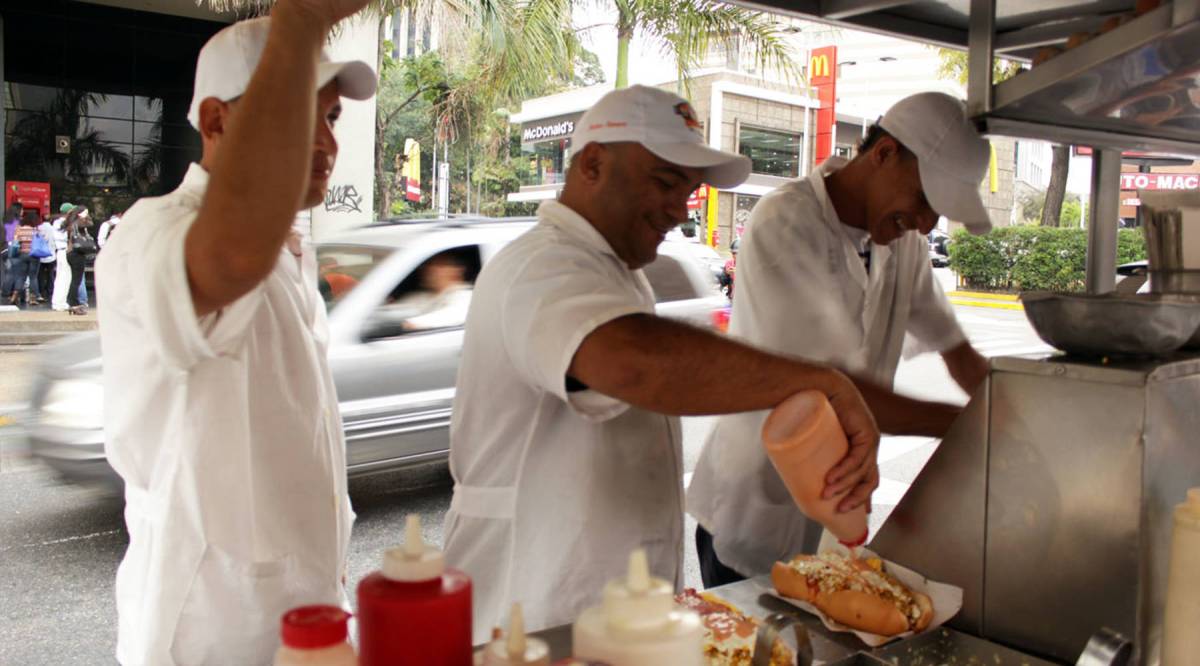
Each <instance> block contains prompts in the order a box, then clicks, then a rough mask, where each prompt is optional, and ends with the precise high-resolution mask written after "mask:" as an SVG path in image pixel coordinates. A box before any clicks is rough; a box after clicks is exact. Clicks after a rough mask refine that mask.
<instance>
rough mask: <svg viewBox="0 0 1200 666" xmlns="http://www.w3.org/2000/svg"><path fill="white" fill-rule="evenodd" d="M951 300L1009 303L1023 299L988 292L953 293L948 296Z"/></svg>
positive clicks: (1012, 295) (1011, 295) (1014, 295)
mask: <svg viewBox="0 0 1200 666" xmlns="http://www.w3.org/2000/svg"><path fill="white" fill-rule="evenodd" d="M946 296H947V297H949V298H968V299H974V300H983V301H1009V302H1017V301H1019V300H1021V297H1020V296H1019V295H1017V294H997V293H992V292H987V291H952V292H950V293H948V294H946Z"/></svg>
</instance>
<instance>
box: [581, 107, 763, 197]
mask: <svg viewBox="0 0 1200 666" xmlns="http://www.w3.org/2000/svg"><path fill="white" fill-rule="evenodd" d="M622 141H632V142H635V143H640V144H642V145H643V146H645V148H646V150H649V151H650V152H652V153H654V154H655V155H657V156H659V157H661V158H662V159H664V160H666V161H668V162H670V163H672V164H678V165H679V166H685V167H694V168H700V169H703V170H704V172H703V179H704V182H706V183H708V184H710V185H713V186H715V187H718V188H728V187H734V186H737V185H740V184H741V183H742V182H744V181H745V180H746V178H747V177H748V176H749V175H750V158H749V157H746V156H745V155H735V154H733V153H726V152H724V151H721V150H717V149H715V148H709V147H708V146H706V145H705V144H704V134H703V133H702V132H701V130H700V121H699V120H697V119H696V111H695V110H694V109H693V108H692V105H691V104H689V103H688V101H687V100H686V99H684V98H682V97H679V96H678V95H674V94H672V93H669V92H667V91H665V90H659V89H658V88H650V87H647V86H630V87H628V88H622V89H621V90H614V91H612V92H610V93H608V94H607V95H605V96H604V97H601V98H600V101H598V102H596V105H595V106H593V107H592V108H591V109H588V111H587V113H585V114H583V117H582V118H580V119H579V122H578V123H576V125H575V133H574V134H572V135H571V149H572V151H574V152H576V153H578V152H579V151H581V150H583V148H584V146H586V145H588V144H589V143H593V142H595V143H618V142H622Z"/></svg>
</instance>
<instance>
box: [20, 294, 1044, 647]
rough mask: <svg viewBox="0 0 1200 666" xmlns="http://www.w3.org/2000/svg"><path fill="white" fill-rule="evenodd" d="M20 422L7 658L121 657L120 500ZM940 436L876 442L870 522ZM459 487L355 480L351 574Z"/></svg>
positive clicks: (701, 428)
mask: <svg viewBox="0 0 1200 666" xmlns="http://www.w3.org/2000/svg"><path fill="white" fill-rule="evenodd" d="M949 290H950V285H947V291H949ZM956 312H957V313H958V316H959V320H960V321H961V322H962V324H963V326H964V329H965V330H966V331H967V334H968V335H969V337H970V338H971V340H972V342H973V343H974V344H975V345H976V346H977V348H979V349H980V350H981V351H982V352H983V353H984V354H985V355H989V356H992V355H1001V354H1020V353H1030V352H1036V351H1040V350H1044V349H1046V347H1045V346H1044V345H1043V344H1042V343H1041V342H1040V341H1039V340H1038V339H1037V337H1036V335H1035V334H1034V333H1033V331H1032V329H1030V327H1029V324H1028V323H1027V322H1026V320H1025V317H1024V315H1023V313H1021V312H1015V311H1011V310H989V309H983V308H975V307H959V308H956ZM32 357H33V352H32V351H31V350H29V349H16V350H15V351H14V348H12V347H0V369H2V371H0V415H2V414H3V413H4V411H3V406H4V405H6V404H11V403H13V402H16V401H18V400H19V399H20V398H21V396H22V395H23V394H22V391H23V386H24V381H26V380H25V378H26V377H27V376H28V373H29V372H30V371H31V370H32ZM896 388H897V390H899V391H901V392H904V393H907V394H910V395H916V396H919V397H925V398H934V399H940V400H947V401H957V402H965V401H966V399H967V398H966V396H965V394H963V392H962V391H961V390H959V389H958V388H957V387H956V386H955V385H954V383H953V381H952V380H951V379H950V377H949V375H948V374H947V373H946V371H945V368H944V367H943V366H942V365H941V362H940V360H939V359H938V358H937V357H935V356H931V355H927V356H923V357H918V358H916V359H912V360H911V361H907V362H905V363H903V364H902V366H901V369H900V371H899V373H898V376H897V381H896ZM712 423H713V419H711V418H695V419H685V422H684V450H685V456H684V457H685V469H686V470H687V472H688V473H687V475H686V476H685V482H686V481H688V480H690V474H691V470H692V469H693V468H694V466H695V462H696V459H697V457H698V456H699V452H700V449H701V447H702V445H703V443H704V438H705V437H706V436H707V433H708V431H709V429H710V428H711V426H712ZM18 434H19V433H18V431H17V427H16V426H7V427H4V426H0V507H3V509H0V511H2V513H0V572H2V573H0V602H2V605H3V622H2V623H0V664H5V665H6V664H22V665H23V666H36V665H39V664H47V665H54V666H58V665H60V664H107V663H114V660H113V657H112V655H113V651H114V648H115V642H116V612H115V608H114V603H113V597H112V582H113V578H114V576H115V573H116V567H117V564H118V563H119V561H120V558H121V555H122V554H123V552H124V549H125V547H126V545H127V543H128V541H127V537H126V535H125V531H124V526H123V521H122V517H121V510H122V504H121V501H120V499H119V498H116V497H111V496H104V495H102V494H99V493H97V492H95V491H91V490H87V489H81V488H77V487H72V486H66V485H63V484H61V483H59V482H58V481H56V480H55V479H54V478H53V477H52V475H51V474H50V473H49V472H48V471H47V470H46V469H45V468H43V467H41V466H40V465H39V464H37V463H35V462H33V461H30V460H28V459H25V458H24V457H22V456H21V455H20V454H19V447H17V446H15V444H16V441H15V440H17V439H18V437H17V435H18ZM936 446H937V441H936V440H932V439H928V438H914V437H902V438H885V440H884V442H883V444H882V445H881V447H880V453H879V461H880V471H881V473H882V476H883V483H882V485H881V486H880V489H879V491H877V493H876V495H875V498H874V502H875V507H874V510H873V513H872V525H873V528H877V527H878V525H879V523H881V522H882V520H883V519H884V517H885V516H886V515H887V513H888V512H889V511H890V509H891V508H892V507H893V506H894V505H895V504H896V503H897V502H898V501H899V500H900V497H902V496H903V493H904V491H905V490H906V489H907V488H908V484H909V483H910V482H911V481H912V479H913V478H914V477H915V476H916V474H917V472H919V471H920V469H921V467H922V466H923V465H924V464H925V461H926V460H928V458H929V456H930V455H932V453H933V451H934V449H935V448H936ZM451 488H452V482H451V479H450V475H449V473H448V472H447V470H446V466H445V465H444V464H432V465H426V466H424V467H421V468H418V469H413V470H406V471H403V472H395V473H387V474H381V475H377V476H372V477H367V478H363V479H357V480H355V481H353V482H351V484H350V493H351V499H352V501H353V504H354V508H355V511H356V512H357V514H358V521H357V523H356V525H355V528H354V536H353V540H352V543H351V551H350V556H349V575H350V580H351V581H357V580H359V579H361V578H362V577H363V576H365V575H366V574H367V573H369V572H370V571H372V570H374V569H376V568H378V566H379V560H380V557H381V555H382V553H383V551H384V549H386V548H388V547H390V546H393V545H396V544H398V543H399V541H400V540H401V538H402V533H403V529H404V516H405V515H406V514H408V513H417V514H419V515H420V516H421V518H422V521H423V523H424V525H425V530H424V531H425V537H426V539H427V540H428V541H430V542H432V543H437V544H441V543H442V519H443V517H444V515H445V512H446V510H447V509H448V508H449V504H450V494H451ZM694 526H695V525H694V522H692V521H691V520H690V519H689V520H688V525H687V532H686V534H687V539H686V540H685V545H686V554H687V556H686V578H685V579H686V582H687V584H688V585H693V586H699V585H700V576H699V569H698V567H697V564H696V557H695V546H694V543H693V541H692V534H693V530H694Z"/></svg>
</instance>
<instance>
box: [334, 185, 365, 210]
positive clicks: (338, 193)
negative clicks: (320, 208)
mask: <svg viewBox="0 0 1200 666" xmlns="http://www.w3.org/2000/svg"><path fill="white" fill-rule="evenodd" d="M362 201H363V198H362V195H360V194H359V193H358V190H357V189H356V188H355V187H354V186H353V185H334V186H333V187H331V188H329V189H328V190H327V191H326V192H325V211H326V212H329V213H361V212H362Z"/></svg>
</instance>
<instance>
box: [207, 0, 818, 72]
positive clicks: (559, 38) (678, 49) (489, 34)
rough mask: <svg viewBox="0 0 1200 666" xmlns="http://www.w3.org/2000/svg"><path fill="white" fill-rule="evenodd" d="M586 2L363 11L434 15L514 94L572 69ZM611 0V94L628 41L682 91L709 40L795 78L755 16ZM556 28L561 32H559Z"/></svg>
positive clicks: (257, 3)
mask: <svg viewBox="0 0 1200 666" xmlns="http://www.w3.org/2000/svg"><path fill="white" fill-rule="evenodd" d="M590 1H592V0H469V1H467V2H464V1H463V0H452V1H446V0H374V1H373V2H372V3H371V4H370V6H369V7H368V9H367V10H366V11H367V12H369V13H373V14H374V15H376V16H380V17H383V16H390V15H391V14H393V13H394V12H396V11H397V10H399V9H407V8H415V9H416V10H417V11H418V12H419V13H422V14H423V15H425V16H432V15H436V16H437V18H438V19H439V20H440V21H442V22H443V23H442V24H443V25H453V26H454V30H453V32H451V33H450V34H464V35H472V36H478V37H481V38H482V42H483V44H484V52H485V53H490V54H493V55H496V56H498V58H497V59H496V60H494V61H492V63H491V65H490V66H489V69H490V71H491V73H492V74H493V75H494V77H495V79H494V81H495V82H496V83H501V84H502V87H507V88H508V89H509V92H515V91H516V90H518V89H520V88H528V87H531V84H533V85H532V87H537V80H538V79H539V78H540V77H542V76H543V75H544V74H545V73H546V69H547V68H548V67H549V68H551V69H560V68H562V66H563V64H564V63H565V64H566V65H567V66H568V67H569V66H570V65H571V64H572V63H573V60H574V58H573V54H574V53H576V52H577V51H578V44H579V43H578V40H577V39H576V37H575V35H574V32H573V31H571V30H570V29H569V27H570V26H569V23H570V18H571V15H572V9H574V8H575V6H576V5H578V4H580V3H582V2H590ZM611 1H612V3H613V5H614V7H615V8H616V10H617V25H616V27H617V73H616V87H617V88H624V87H626V86H627V85H628V84H629V44H630V41H631V40H632V39H633V37H634V35H641V36H642V37H644V38H647V39H649V40H650V41H652V42H654V43H656V44H657V45H658V46H659V47H660V48H661V49H662V50H663V52H664V55H668V56H670V57H672V58H673V59H674V61H675V65H676V71H677V73H678V76H679V80H680V81H681V82H683V84H684V85H685V86H686V84H687V80H688V74H689V72H690V71H692V70H693V69H694V68H695V66H696V65H697V64H698V62H699V61H700V60H701V59H702V58H703V57H704V56H705V55H706V54H707V53H708V49H709V47H710V46H711V45H712V44H713V42H714V41H715V42H717V43H719V44H721V45H722V46H723V47H724V48H725V49H727V50H735V49H739V48H741V47H743V46H744V47H745V48H747V49H748V50H749V51H750V52H751V53H752V55H753V58H754V62H755V64H756V66H757V68H758V69H760V70H768V69H770V70H774V71H776V72H779V73H781V74H782V75H783V76H784V77H785V78H787V79H789V80H792V81H796V82H799V81H800V80H801V79H802V77H801V75H800V70H799V68H798V67H797V66H796V64H795V62H794V60H793V55H794V54H793V53H792V50H791V48H790V47H789V45H788V44H787V42H786V41H784V39H783V36H782V33H781V31H780V30H779V29H778V28H777V27H776V23H775V21H774V20H773V19H772V18H770V17H769V16H767V15H764V14H762V13H760V12H755V11H751V10H748V9H744V8H741V7H736V6H733V5H729V4H725V3H723V2H718V1H717V0H611ZM204 2H205V3H206V4H208V5H209V6H210V7H212V8H213V9H216V10H218V11H237V12H240V13H243V14H254V13H262V12H265V11H266V10H267V9H269V8H270V6H271V5H272V4H273V0H204ZM564 25H565V26H566V27H567V28H568V29H565V30H564V29H563V28H564ZM460 29H461V30H465V31H461V32H460ZM467 42H469V40H458V41H456V42H452V43H451V44H448V45H447V46H449V47H450V48H451V49H453V48H454V47H455V46H456V45H458V46H462V45H465V44H466V43H467ZM564 56H566V59H565V61H564V59H563V58H564ZM451 60H452V59H451ZM542 80H544V79H542Z"/></svg>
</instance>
